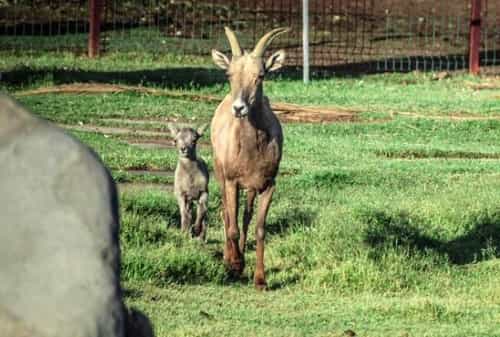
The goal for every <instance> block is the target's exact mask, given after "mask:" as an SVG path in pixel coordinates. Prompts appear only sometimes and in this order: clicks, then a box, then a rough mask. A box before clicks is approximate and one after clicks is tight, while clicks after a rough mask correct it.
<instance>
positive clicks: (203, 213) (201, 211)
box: [194, 192, 208, 241]
mask: <svg viewBox="0 0 500 337" xmlns="http://www.w3.org/2000/svg"><path fill="white" fill-rule="evenodd" d="M207 210H208V193H207V192H203V193H202V194H201V197H200V199H199V200H198V209H197V210H196V221H195V226H194V235H195V236H196V237H198V239H200V240H202V241H205V240H206V238H207Z"/></svg>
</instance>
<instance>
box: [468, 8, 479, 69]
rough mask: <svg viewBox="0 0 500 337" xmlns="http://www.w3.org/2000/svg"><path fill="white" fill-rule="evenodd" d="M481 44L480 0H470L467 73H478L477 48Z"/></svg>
mask: <svg viewBox="0 0 500 337" xmlns="http://www.w3.org/2000/svg"><path fill="white" fill-rule="evenodd" d="M480 45H481V0H471V16H470V35H469V73H471V74H474V75H476V74H478V73H479V48H480Z"/></svg>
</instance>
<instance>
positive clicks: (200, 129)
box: [196, 123, 208, 137]
mask: <svg viewBox="0 0 500 337" xmlns="http://www.w3.org/2000/svg"><path fill="white" fill-rule="evenodd" d="M207 127H208V123H205V124H203V125H201V126H200V127H199V128H198V129H197V130H196V133H197V134H198V137H201V136H203V134H204V133H205V131H206V130H207Z"/></svg>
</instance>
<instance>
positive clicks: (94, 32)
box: [88, 0, 103, 57]
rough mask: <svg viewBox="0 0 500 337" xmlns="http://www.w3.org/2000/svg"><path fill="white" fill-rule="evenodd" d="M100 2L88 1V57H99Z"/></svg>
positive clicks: (97, 0) (98, 0) (96, 0)
mask: <svg viewBox="0 0 500 337" xmlns="http://www.w3.org/2000/svg"><path fill="white" fill-rule="evenodd" d="M102 1H103V0H89V44H88V53H89V57H96V56H99V41H100V33H101V11H102Z"/></svg>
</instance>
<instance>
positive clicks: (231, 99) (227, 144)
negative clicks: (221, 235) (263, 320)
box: [211, 27, 289, 289]
mask: <svg viewBox="0 0 500 337" xmlns="http://www.w3.org/2000/svg"><path fill="white" fill-rule="evenodd" d="M288 31H289V29H288V28H277V29H273V30H272V31H270V32H269V33H267V34H266V35H264V36H263V37H262V38H261V39H260V41H259V42H258V43H257V45H256V46H255V48H254V50H253V51H252V52H250V53H248V52H246V51H243V50H242V49H241V47H240V45H239V43H238V40H237V38H236V35H235V34H234V32H233V31H232V30H231V29H229V28H228V27H226V28H225V32H226V36H227V38H228V40H229V44H230V46H231V51H232V54H233V55H232V58H231V60H229V58H228V57H227V56H226V55H224V54H223V53H221V52H219V51H217V50H212V58H213V60H214V62H215V64H216V65H217V66H219V67H220V68H222V69H224V70H226V73H227V76H228V78H229V82H230V85H231V92H230V94H228V95H227V96H226V97H225V98H224V100H223V101H222V102H221V103H220V105H219V106H218V107H217V110H216V111H215V115H214V117H213V119H212V125H211V141H212V146H213V156H214V169H215V176H216V179H217V181H218V182H219V184H220V186H221V193H222V206H223V218H224V229H225V234H226V242H225V246H224V261H225V263H226V264H227V265H228V267H229V268H230V270H231V271H232V272H233V273H234V274H235V275H240V274H241V272H242V271H243V269H244V266H245V264H244V252H245V241H246V237H247V232H248V225H249V223H250V221H251V219H252V213H253V204H254V200H255V197H256V195H257V194H259V199H260V201H259V209H258V212H257V224H256V232H255V236H256V241H257V247H256V254H257V261H256V269H255V274H254V283H255V286H256V287H257V288H258V289H263V288H265V287H266V278H265V272H264V237H265V220H266V216H267V212H268V210H269V206H270V204H271V199H272V195H273V192H274V190H275V177H276V175H277V173H278V168H279V164H280V160H281V153H282V146H283V132H282V130H281V125H280V122H279V120H278V118H277V117H276V115H275V114H274V113H273V111H272V110H271V107H270V104H269V101H268V99H267V97H265V96H264V95H263V91H262V81H263V79H264V76H265V75H266V74H267V73H268V72H271V71H274V70H277V69H279V68H281V66H282V65H283V61H284V59H285V52H284V51H283V50H280V51H277V52H275V53H274V54H272V55H271V56H270V57H269V58H268V59H267V60H266V61H264V59H263V56H264V52H265V50H266V48H267V47H268V46H269V44H270V43H271V42H272V41H273V40H274V39H275V38H276V37H277V36H278V35H280V34H283V33H285V32H288ZM240 188H242V189H245V190H246V191H247V200H246V205H245V211H244V215H243V228H242V232H241V235H240V231H239V228H238V223H237V221H238V203H239V190H240ZM238 239H239V242H238Z"/></svg>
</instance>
